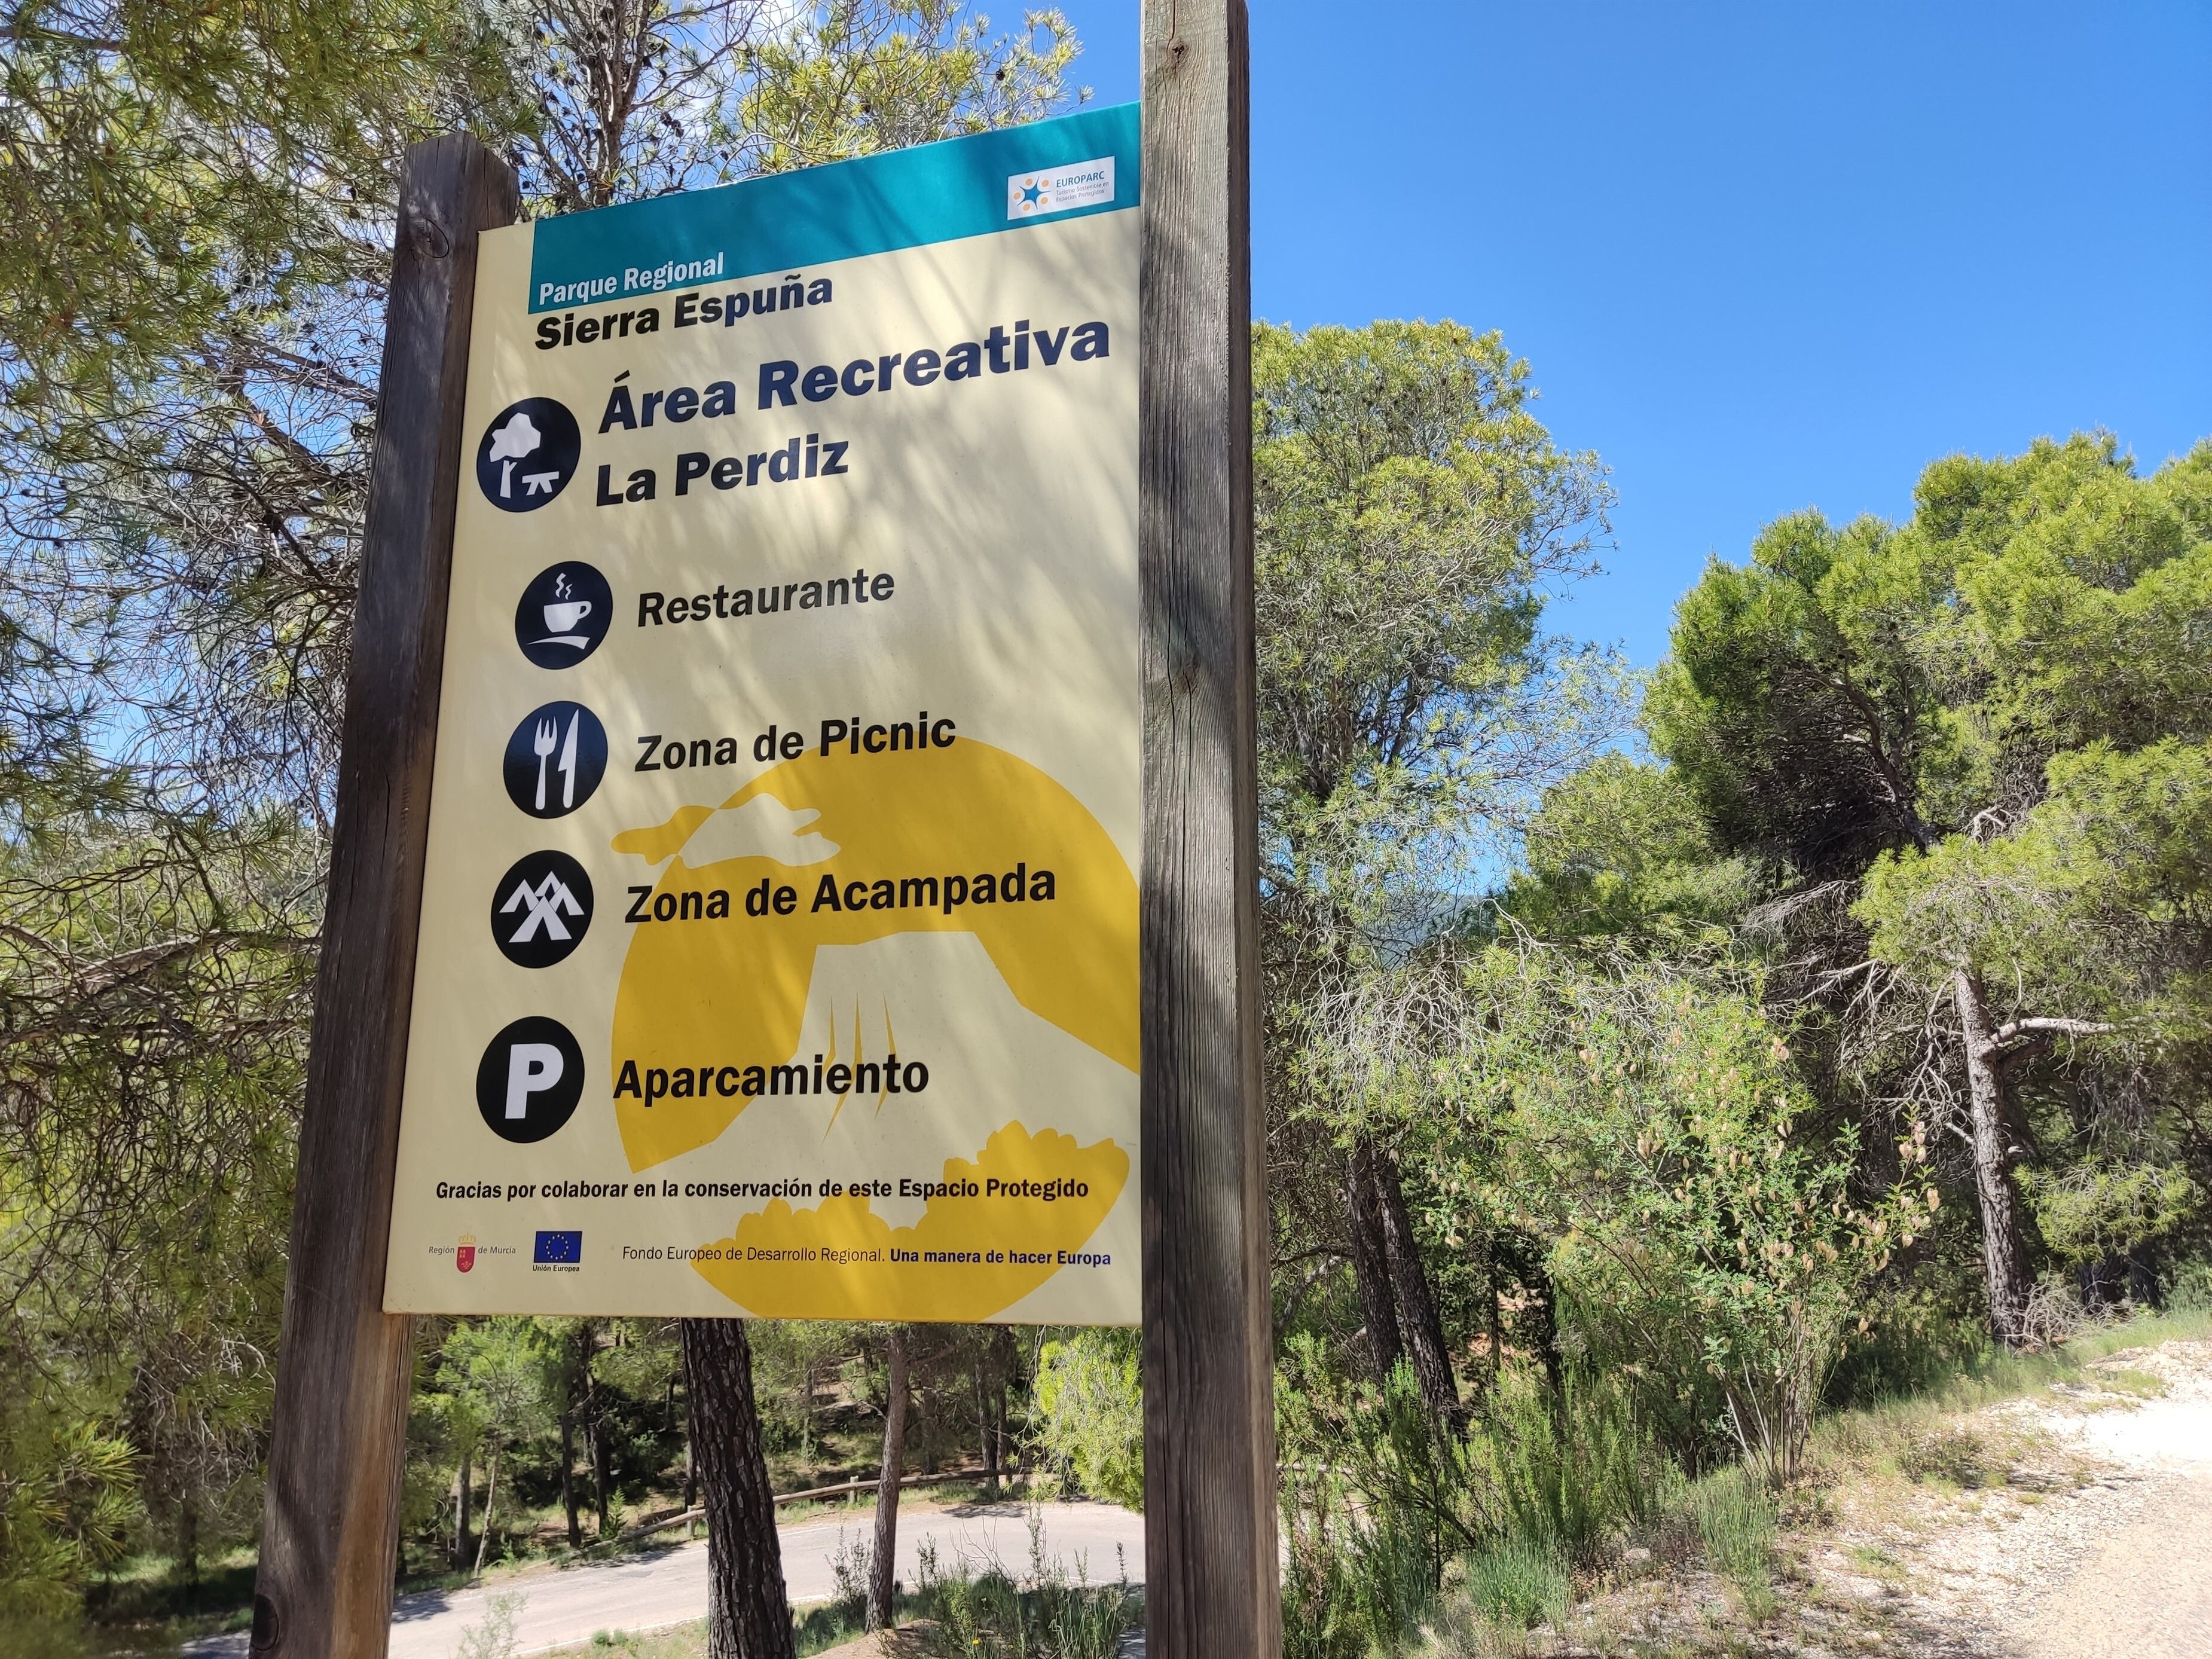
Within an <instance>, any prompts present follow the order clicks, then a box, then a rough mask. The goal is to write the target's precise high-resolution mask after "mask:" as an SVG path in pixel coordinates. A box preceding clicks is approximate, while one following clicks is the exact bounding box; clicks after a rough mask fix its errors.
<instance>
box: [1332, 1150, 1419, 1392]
mask: <svg viewBox="0 0 2212 1659" xmlns="http://www.w3.org/2000/svg"><path fill="white" fill-rule="evenodd" d="M1374 1161H1375V1154H1374V1151H1373V1148H1372V1147H1371V1146H1370V1145H1369V1144H1368V1143H1367V1142H1366V1141H1364V1140H1362V1141H1359V1142H1358V1143H1356V1144H1355V1145H1354V1146H1353V1147H1352V1164H1351V1169H1350V1171H1349V1173H1348V1175H1347V1176H1346V1181H1345V1208H1346V1211H1348V1212H1349V1213H1350V1217H1351V1221H1352V1285H1354V1287H1355V1288H1357V1290H1358V1292H1359V1311H1360V1315H1361V1316H1362V1317H1363V1318H1364V1320H1365V1321H1366V1322H1367V1349H1368V1353H1369V1356H1370V1358H1372V1359H1373V1360H1374V1361H1375V1375H1376V1377H1378V1378H1381V1377H1385V1376H1389V1375H1390V1373H1391V1371H1392V1370H1394V1369H1395V1367H1396V1365H1397V1364H1398V1361H1399V1360H1400V1359H1401V1358H1403V1357H1404V1354H1405V1352H1406V1345H1405V1341H1404V1339H1403V1338H1401V1336H1400V1335H1399V1334H1398V1315H1397V1311H1396V1310H1395V1307H1394V1306H1393V1304H1392V1297H1391V1292H1390V1257H1389V1249H1388V1248H1387V1247H1386V1246H1385V1245H1384V1243H1383V1212H1382V1200H1381V1199H1380V1197H1379V1195H1378V1194H1377V1193H1376V1188H1375V1182H1374V1180H1373V1178H1372V1173H1371V1172H1372V1166H1373V1164H1374Z"/></svg>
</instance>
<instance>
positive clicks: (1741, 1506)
mask: <svg viewBox="0 0 2212 1659" xmlns="http://www.w3.org/2000/svg"><path fill="white" fill-rule="evenodd" d="M1689 1509H1690V1515H1691V1517H1692V1520H1694V1521H1695V1522H1696V1523H1697V1528H1698V1541H1699V1543H1701V1544H1703V1545H1704V1546H1705V1559H1707V1560H1709V1561H1710V1562H1711V1563H1712V1567H1713V1571H1715V1572H1717V1573H1718V1574H1720V1576H1721V1577H1723V1578H1725V1579H1727V1580H1728V1581H1729V1584H1730V1585H1732V1586H1733V1587H1734V1588H1735V1592H1736V1594H1737V1595H1739V1596H1741V1598H1742V1601H1743V1610H1744V1612H1745V1613H1747V1615H1748V1616H1749V1617H1750V1618H1751V1620H1752V1621H1753V1623H1757V1622H1758V1621H1759V1620H1763V1619H1765V1618H1766V1617H1767V1616H1768V1615H1769V1614H1770V1613H1772V1612H1773V1611H1774V1609H1775V1608H1776V1607H1778V1605H1779V1602H1778V1598H1777V1597H1776V1595H1775V1594H1774V1534H1775V1528H1776V1527H1777V1525H1778V1520H1779V1517H1778V1514H1777V1512H1776V1509H1775V1504H1774V1497H1773V1494H1772V1493H1771V1492H1768V1491H1767V1490H1766V1487H1765V1485H1764V1484H1763V1483H1762V1482H1760V1481H1759V1480H1755V1479H1754V1478H1753V1476H1752V1475H1750V1474H1748V1473H1747V1472H1746V1471H1745V1470H1743V1469H1742V1468H1727V1469H1722V1470H1720V1471H1718V1472H1717V1474H1710V1475H1707V1476H1706V1477H1705V1479H1704V1480H1700V1481H1699V1482H1698V1483H1697V1484H1696V1485H1695V1486H1692V1487H1691V1488H1690V1495H1689Z"/></svg>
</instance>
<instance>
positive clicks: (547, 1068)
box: [507, 1042, 568, 1118]
mask: <svg viewBox="0 0 2212 1659" xmlns="http://www.w3.org/2000/svg"><path fill="white" fill-rule="evenodd" d="M567 1069H568V1068H567V1066H565V1064H564V1063H563V1062H562V1058H561V1051H560V1050H559V1049H558V1048H555V1047H554V1046H553V1045H552V1044H551V1043H550V1042H518V1043H516V1044H515V1045H514V1046H513V1048H509V1049H508V1050H507V1116H508V1117H510V1118H519V1117H527V1116H528V1115H530V1097H531V1096H532V1095H534V1094H538V1093H541V1092H543V1091H545V1090H547V1089H550V1088H551V1087H552V1086H553V1085H555V1084H556V1083H558V1082H560V1080H561V1073H562V1072H563V1071H565V1070H567Z"/></svg>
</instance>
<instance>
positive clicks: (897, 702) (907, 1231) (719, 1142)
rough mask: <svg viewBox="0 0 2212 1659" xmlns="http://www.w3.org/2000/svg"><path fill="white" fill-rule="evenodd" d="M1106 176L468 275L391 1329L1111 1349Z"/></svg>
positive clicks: (985, 171) (1134, 1258) (1115, 829)
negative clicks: (494, 1321) (632, 1319)
mask: <svg viewBox="0 0 2212 1659" xmlns="http://www.w3.org/2000/svg"><path fill="white" fill-rule="evenodd" d="M1138 161H1139V148H1138V119H1137V109H1136V106H1127V107H1124V108H1118V109H1108V110H1102V111H1096V112H1085V113H1082V114H1079V115H1075V116H1071V117H1068V118H1064V119H1060V120H1055V121H1048V122H1042V123H1039V124H1037V125H1031V126H1026V127H1020V128H1016V129H1012V130H1009V131H1003V132H992V133H985V134H981V135H977V136H975V137H968V138H962V139H956V140H953V141H951V142H948V143H939V144H934V145H930V146H926V147H923V148H920V149H911V150H905V151H900V152H896V153H894V154H890V155H882V156H876V157H869V158H866V159H862V160H859V161H848V162H843V163H840V164H837V165H835V166H830V167H817V168H812V169H810V170H807V171H805V172H803V173H791V174H786V175H781V176H777V177H773V178H769V179H759V180H756V181H753V182H750V183H747V184H744V185H733V186H730V187H728V188H726V189H720V190H711V191H698V192H694V193H690V194H686V195H680V196H671V197H665V198H662V199H659V200H655V201H648V202H641V203H636V204H629V205H625V206H622V207H616V208H610V209H606V210H601V211H599V212H593V213H586V214H579V215H576V216H571V217H566V218H558V219H551V220H547V221H543V222H538V223H537V224H535V225H520V226H516V227H513V228H508V229H500V230H494V231H490V232H488V233H486V234H484V235H483V237H482V239H481V245H480V252H479V256H478V265H477V280H476V297H475V311H474V322H473V328H472V334H471V348H470V359H469V378H468V393H467V412H466V420H465V442H466V443H467V444H468V445H470V446H472V448H471V449H470V450H469V451H468V452H466V453H465V454H464V457H463V461H462V466H461V477H460V485H459V507H458V512H457V517H456V520H455V529H454V541H453V575H452V593H451V600H450V609H449V612H448V620H447V632H446V645H445V666H444V676H443V690H442V695H441V706H440V712H439V727H438V736H437V750H436V754H437V760H436V769H435V781H434V783H433V785H432V794H431V807H430V820H429V829H428V860H427V865H426V867H425V871H424V878H423V889H422V918H421V928H420V937H419V945H418V947H417V958H416V975H415V992H414V1006H413V1012H412V1018H411V1022H410V1030H409V1037H408V1047H407V1055H406V1082H405V1093H404V1106H403V1109H402V1118H401V1125H400V1146H399V1157H398V1175H397V1184H396V1188H395V1192H394V1199H393V1209H392V1233H391V1247H390V1256H389V1261H388V1270H387V1274H386V1291H385V1305H386V1309H387V1310H389V1311H392V1312H432V1311H437V1312H455V1313H479V1312H490V1311H510V1312H526V1313H585V1312H592V1313H605V1314H662V1315H708V1316H714V1315H751V1316H769V1317H793V1318H848V1319H900V1320H943V1321H981V1320H1018V1321H1025V1322H1051V1323H1091V1324H1117V1323H1134V1322H1136V1321H1137V1318H1138V1311H1139V1292H1138V1283H1139V1280H1138V1267H1139V1262H1138V1256H1139V1212H1138V1203H1137V1172H1138V1163H1139V1158H1138V1153H1139V1147H1138V1074H1137V1067H1138V961H1137V884H1136V876H1135V871H1136V867H1137V861H1138V845H1139V799H1138V795H1139V678H1138V676H1139V660H1138V658H1139V633H1138V587H1137V513H1138V505H1137V504H1138V479H1137V444H1138V425H1137V416H1138V409H1137V337H1136V325H1137V302H1138V260H1139V225H1138V221H1139V215H1138V213H1137V211H1136V207H1137V202H1138Z"/></svg>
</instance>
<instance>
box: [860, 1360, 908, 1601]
mask: <svg viewBox="0 0 2212 1659" xmlns="http://www.w3.org/2000/svg"><path fill="white" fill-rule="evenodd" d="M890 1348H891V1351H890V1362H891V1364H890V1370H891V1376H890V1401H888V1402H887V1403H886V1404H885V1406H884V1472H883V1476H882V1479H881V1480H878V1483H877V1486H876V1541H875V1543H874V1545H873V1546H872V1550H871V1553H870V1554H869V1557H868V1617H867V1626H868V1628H869V1629H870V1630H889V1629H890V1627H891V1626H892V1624H893V1622H894V1621H895V1620H896V1617H897V1609H896V1607H895V1606H894V1605H893V1601H892V1597H893V1592H894V1590H895V1589H896V1584H897V1579H896V1567H897V1565H898V1501H899V1475H900V1473H901V1472H902V1470H903V1469H904V1468H905V1466H906V1392H907V1389H906V1361H907V1353H906V1328H905V1327H904V1326H902V1325H894V1326H892V1327H891V1345H890Z"/></svg>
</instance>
